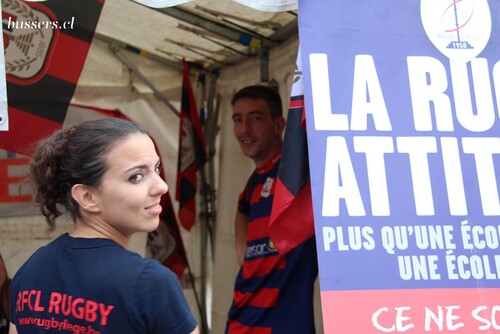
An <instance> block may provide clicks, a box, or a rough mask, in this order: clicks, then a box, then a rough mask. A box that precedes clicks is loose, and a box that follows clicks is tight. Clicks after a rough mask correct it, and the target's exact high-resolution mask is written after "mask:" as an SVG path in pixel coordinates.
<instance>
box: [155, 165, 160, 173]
mask: <svg viewBox="0 0 500 334" xmlns="http://www.w3.org/2000/svg"><path fill="white" fill-rule="evenodd" d="M160 171H161V167H160V166H156V167H155V173H156V174H160Z"/></svg>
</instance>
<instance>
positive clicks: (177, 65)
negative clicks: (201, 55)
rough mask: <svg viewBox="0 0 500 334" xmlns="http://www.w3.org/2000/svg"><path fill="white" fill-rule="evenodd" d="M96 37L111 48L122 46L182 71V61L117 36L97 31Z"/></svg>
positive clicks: (123, 48)
mask: <svg viewBox="0 0 500 334" xmlns="http://www.w3.org/2000/svg"><path fill="white" fill-rule="evenodd" d="M94 37H95V38H96V39H99V40H101V41H103V42H106V43H108V44H109V46H110V47H111V48H114V49H118V48H120V49H122V50H127V51H129V52H131V53H134V54H136V55H139V56H141V57H145V58H148V59H151V60H154V61H157V62H159V63H160V64H163V65H165V66H168V67H170V68H173V69H176V70H178V71H179V72H182V64H181V63H180V62H175V61H171V60H168V59H165V58H163V57H160V56H157V55H155V54H154V53H151V52H149V51H146V50H142V49H140V48H138V47H136V46H134V45H130V44H126V43H124V42H121V41H119V40H117V39H115V38H112V37H109V36H105V35H102V34H99V33H97V32H96V33H95V34H94Z"/></svg>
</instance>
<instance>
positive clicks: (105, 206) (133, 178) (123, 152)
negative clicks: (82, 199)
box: [95, 133, 168, 236]
mask: <svg viewBox="0 0 500 334" xmlns="http://www.w3.org/2000/svg"><path fill="white" fill-rule="evenodd" d="M106 161H107V164H108V170H107V171H106V172H105V173H104V175H103V178H102V182H101V185H100V186H99V187H98V189H97V190H96V191H95V198H96V203H97V206H98V208H99V212H98V215H99V217H100V219H102V221H103V222H104V223H105V224H108V225H111V226H112V227H113V228H114V229H117V230H118V231H120V232H121V233H123V234H125V235H127V236H130V235H132V234H133V233H134V232H150V231H153V230H155V229H156V228H157V227H158V223H159V215H160V213H161V209H162V208H161V206H160V199H161V196H162V195H163V194H165V193H166V192H167V191H168V186H167V184H166V183H165V182H164V181H163V180H162V179H161V178H160V176H159V171H160V158H159V157H158V154H157V153H156V149H155V146H154V144H153V141H152V140H151V138H149V136H147V135H145V134H142V133H137V134H132V135H130V136H129V137H127V138H126V139H125V140H123V141H122V142H121V143H119V144H118V145H116V146H115V147H114V148H113V149H112V150H111V151H110V152H109V153H108V156H107V158H106Z"/></svg>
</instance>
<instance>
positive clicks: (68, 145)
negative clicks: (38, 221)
mask: <svg viewBox="0 0 500 334" xmlns="http://www.w3.org/2000/svg"><path fill="white" fill-rule="evenodd" d="M134 133H144V134H148V133H147V131H146V130H145V129H144V128H143V127H142V126H140V125H139V124H136V123H134V122H131V121H127V120H123V119H117V118H104V119H98V120H93V121H87V122H84V123H81V124H79V125H75V126H72V127H70V128H67V129H62V130H58V131H56V132H54V133H53V134H52V135H51V136H50V137H48V138H46V139H45V140H43V141H41V142H39V144H38V145H37V147H36V149H35V152H34V154H33V157H32V160H31V165H30V173H29V179H30V180H31V181H32V183H33V185H34V192H35V201H36V203H38V204H39V205H40V210H41V212H42V214H43V215H44V216H45V218H46V219H47V223H48V224H49V225H50V226H51V227H54V225H55V224H54V222H55V219H56V218H57V217H59V216H60V215H62V213H63V212H62V209H65V210H66V211H67V212H69V213H70V214H71V218H72V219H73V220H76V218H81V213H80V208H79V206H78V203H77V202H76V201H75V200H74V199H73V197H72V196H71V188H72V187H73V186H74V185H75V184H84V185H86V186H90V187H98V186H99V185H100V182H101V179H102V175H103V174H104V172H105V171H106V170H107V168H108V166H107V164H106V156H107V154H108V152H109V151H110V150H111V149H112V148H113V147H114V146H115V145H116V144H117V143H119V142H121V141H122V140H124V139H125V138H127V137H128V136H129V135H131V134H134Z"/></svg>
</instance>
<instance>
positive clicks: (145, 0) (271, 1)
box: [134, 0, 298, 12]
mask: <svg viewBox="0 0 500 334" xmlns="http://www.w3.org/2000/svg"><path fill="white" fill-rule="evenodd" d="M134 1H136V2H138V3H140V4H143V5H145V6H148V7H153V8H164V7H172V6H177V5H181V4H184V3H186V2H190V1H192V0H134ZM234 1H236V2H238V3H241V4H242V5H245V6H248V7H251V8H254V9H257V10H262V11H266V12H282V11H287V10H294V9H297V6H298V0H234Z"/></svg>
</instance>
